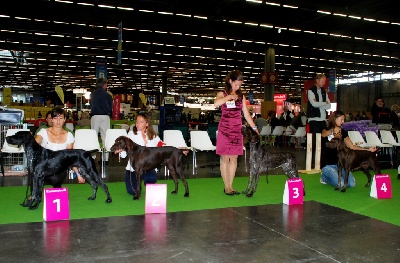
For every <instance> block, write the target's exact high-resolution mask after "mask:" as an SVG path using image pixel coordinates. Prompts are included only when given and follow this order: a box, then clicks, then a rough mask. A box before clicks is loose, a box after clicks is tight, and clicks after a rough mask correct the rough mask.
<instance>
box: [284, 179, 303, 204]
mask: <svg viewBox="0 0 400 263" xmlns="http://www.w3.org/2000/svg"><path fill="white" fill-rule="evenodd" d="M303 187H304V186H303V180H302V179H301V178H291V179H288V180H286V184H285V190H284V191H283V203H284V204H285V205H302V204H303V200H304V194H303V191H304V189H303Z"/></svg>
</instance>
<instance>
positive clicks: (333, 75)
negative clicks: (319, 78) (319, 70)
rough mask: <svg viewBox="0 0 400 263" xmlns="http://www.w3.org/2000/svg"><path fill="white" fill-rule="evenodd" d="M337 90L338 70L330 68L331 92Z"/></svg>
mask: <svg viewBox="0 0 400 263" xmlns="http://www.w3.org/2000/svg"><path fill="white" fill-rule="evenodd" d="M335 91H336V70H334V69H332V70H329V92H335Z"/></svg>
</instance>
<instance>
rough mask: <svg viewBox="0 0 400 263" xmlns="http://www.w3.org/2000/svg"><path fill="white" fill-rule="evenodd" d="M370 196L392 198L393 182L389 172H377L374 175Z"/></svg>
mask: <svg viewBox="0 0 400 263" xmlns="http://www.w3.org/2000/svg"><path fill="white" fill-rule="evenodd" d="M370 196H371V197H374V198H377V199H390V198H392V184H391V182H390V176H389V175H388V174H377V175H375V176H374V179H373V180H372V185H371V193H370Z"/></svg>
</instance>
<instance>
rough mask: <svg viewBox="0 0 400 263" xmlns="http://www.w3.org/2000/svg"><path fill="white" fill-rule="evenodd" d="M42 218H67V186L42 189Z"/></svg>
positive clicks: (49, 219)
mask: <svg viewBox="0 0 400 263" xmlns="http://www.w3.org/2000/svg"><path fill="white" fill-rule="evenodd" d="M43 203H44V204H43V219H44V220H45V221H55V220H69V199H68V188H46V189H44V202H43Z"/></svg>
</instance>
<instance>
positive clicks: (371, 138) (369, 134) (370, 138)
mask: <svg viewBox="0 0 400 263" xmlns="http://www.w3.org/2000/svg"><path fill="white" fill-rule="evenodd" d="M365 137H366V139H367V143H368V144H372V145H374V146H376V147H381V148H382V149H388V151H389V156H390V163H391V165H392V166H393V149H394V146H393V145H391V144H388V143H382V142H381V140H380V139H379V137H378V135H377V134H376V133H375V132H373V131H366V132H365ZM383 152H386V151H385V150H383V151H382V152H379V153H378V154H380V155H381V154H382V153H383Z"/></svg>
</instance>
